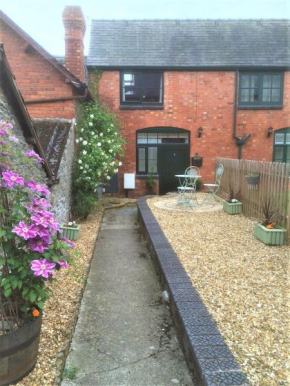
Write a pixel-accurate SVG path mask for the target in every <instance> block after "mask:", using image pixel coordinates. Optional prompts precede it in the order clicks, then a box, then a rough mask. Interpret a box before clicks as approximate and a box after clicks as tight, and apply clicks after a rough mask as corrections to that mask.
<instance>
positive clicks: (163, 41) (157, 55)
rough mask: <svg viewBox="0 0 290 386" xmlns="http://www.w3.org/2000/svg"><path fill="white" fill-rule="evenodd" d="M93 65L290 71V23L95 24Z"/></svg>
mask: <svg viewBox="0 0 290 386" xmlns="http://www.w3.org/2000/svg"><path fill="white" fill-rule="evenodd" d="M87 65H88V66H97V67H101V68H106V67H115V68H118V67H130V66H132V67H163V68H164V67H167V68H173V69H174V68H204V67H207V68H214V67H252V66H255V67H289V66H290V21H289V20H130V21H129V20H128V21H126V20H121V21H119V20H111V21H109V20H92V26H91V40H90V50H89V56H88V59H87Z"/></svg>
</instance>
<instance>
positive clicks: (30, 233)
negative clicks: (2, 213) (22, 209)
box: [12, 221, 37, 240]
mask: <svg viewBox="0 0 290 386" xmlns="http://www.w3.org/2000/svg"><path fill="white" fill-rule="evenodd" d="M12 232H14V233H16V234H17V235H18V236H20V237H23V238H24V240H28V239H32V238H33V237H35V236H36V235H37V233H36V231H35V230H34V228H33V227H32V226H29V225H27V224H25V222H24V221H20V223H19V224H18V226H17V227H15V228H14V229H12Z"/></svg>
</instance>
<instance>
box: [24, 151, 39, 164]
mask: <svg viewBox="0 0 290 386" xmlns="http://www.w3.org/2000/svg"><path fill="white" fill-rule="evenodd" d="M24 155H26V157H28V158H34V159H36V161H37V162H39V163H40V162H43V159H42V158H41V157H39V155H38V154H37V153H35V151H34V150H29V151H26V152H25V153H24Z"/></svg>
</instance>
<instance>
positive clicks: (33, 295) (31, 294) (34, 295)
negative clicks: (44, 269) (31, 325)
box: [29, 291, 37, 303]
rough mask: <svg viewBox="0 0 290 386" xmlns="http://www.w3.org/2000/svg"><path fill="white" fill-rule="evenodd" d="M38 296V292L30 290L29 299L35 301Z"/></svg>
mask: <svg viewBox="0 0 290 386" xmlns="http://www.w3.org/2000/svg"><path fill="white" fill-rule="evenodd" d="M36 296H37V295H36V293H35V292H34V291H30V294H29V300H30V301H31V303H34V302H35V299H36Z"/></svg>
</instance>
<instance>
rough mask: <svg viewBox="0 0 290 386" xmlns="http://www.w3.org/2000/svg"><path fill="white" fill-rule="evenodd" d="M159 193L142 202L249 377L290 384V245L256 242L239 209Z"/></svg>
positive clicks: (258, 382) (260, 381)
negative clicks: (178, 201) (174, 204)
mask: <svg viewBox="0 0 290 386" xmlns="http://www.w3.org/2000/svg"><path fill="white" fill-rule="evenodd" d="M202 198H203V193H198V201H199V202H200V201H201V200H202ZM164 199H165V198H164V196H163V197H154V198H150V199H149V200H148V201H147V202H148V205H149V206H150V208H151V210H152V212H153V214H154V215H155V217H156V219H157V221H158V222H159V224H160V226H161V228H162V230H163V232H164V234H165V236H166V237H167V238H168V240H169V241H170V243H171V245H172V247H173V249H174V250H175V252H176V254H177V255H178V257H179V259H180V260H181V262H182V264H183V266H184V268H185V269H186V271H187V273H188V275H189V276H190V278H191V280H192V282H193V284H194V286H195V287H196V288H197V290H198V291H199V292H200V295H201V297H202V299H203V301H204V303H205V305H206V306H207V308H208V310H209V312H210V313H211V314H212V316H213V318H214V320H215V321H216V323H217V325H218V328H219V330H220V332H221V334H222V335H223V337H224V339H225V340H226V343H227V344H228V346H229V348H230V349H231V351H232V353H233V355H234V356H235V357H236V359H237V361H238V362H239V364H240V365H241V367H242V370H243V371H244V372H245V374H246V375H247V377H248V378H249V380H250V382H251V384H252V385H259V386H269V385H289V384H290V369H289V367H290V365H289V352H290V351H289V349H290V344H289V259H290V247H289V246H279V247H270V246H265V245H264V244H262V243H261V242H260V241H258V240H257V239H256V238H255V237H254V235H253V229H254V224H255V222H254V221H252V220H250V219H248V218H246V217H244V216H243V215H235V216H231V215H228V214H226V213H224V212H223V211H222V210H221V209H220V210H215V211H202V212H200V211H195V210H193V209H191V208H188V209H187V210H186V211H175V210H168V207H170V205H166V206H167V208H165V209H167V210H165V209H164V208H162V205H161V208H160V207H159V208H158V207H157V206H160V201H161V200H164ZM170 199H171V200H172V198H170ZM165 200H166V199H165ZM156 205H157V206H156Z"/></svg>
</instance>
